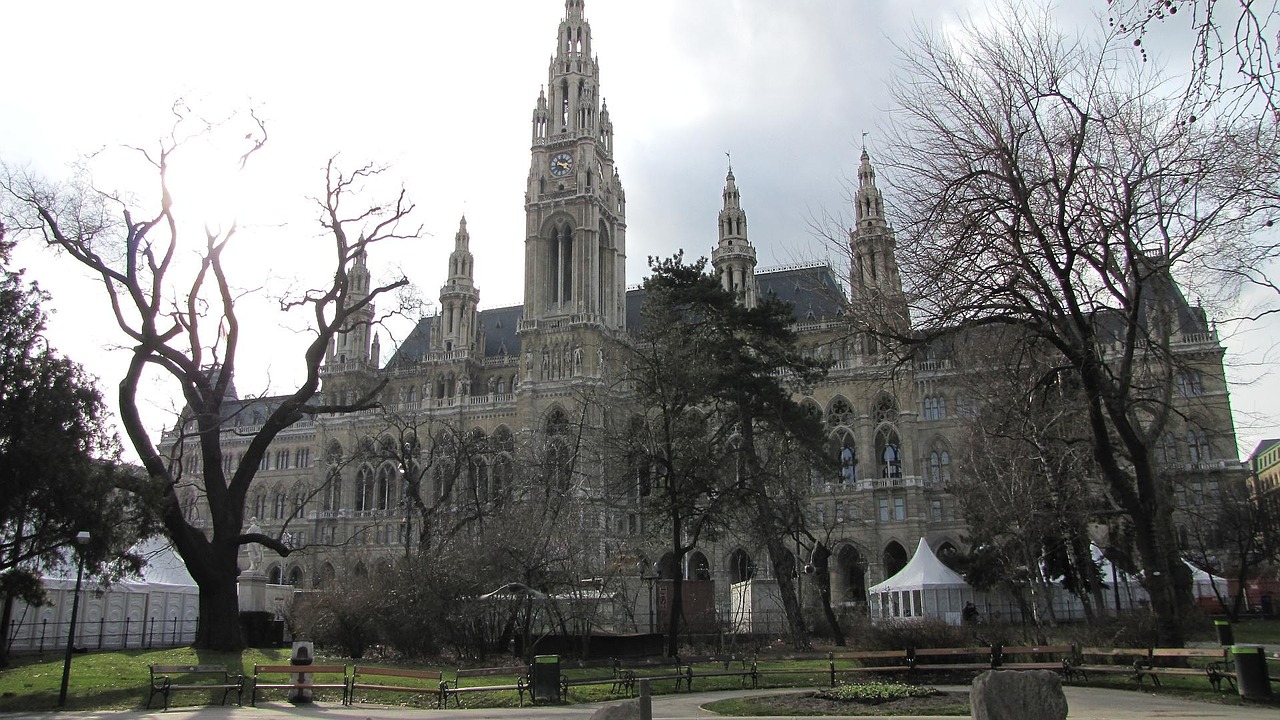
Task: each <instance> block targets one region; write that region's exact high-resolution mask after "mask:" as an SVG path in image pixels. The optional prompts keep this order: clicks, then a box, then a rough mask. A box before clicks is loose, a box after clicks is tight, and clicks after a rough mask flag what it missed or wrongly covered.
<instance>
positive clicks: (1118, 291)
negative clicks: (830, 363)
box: [871, 7, 1280, 644]
mask: <svg viewBox="0 0 1280 720" xmlns="http://www.w3.org/2000/svg"><path fill="white" fill-rule="evenodd" d="M1107 48H1108V46H1107V44H1106V42H1105V39H1104V40H1100V41H1097V42H1091V41H1089V40H1087V39H1084V38H1070V37H1066V36H1064V35H1062V34H1061V33H1059V32H1057V31H1055V30H1054V29H1052V28H1051V27H1049V26H1047V25H1046V24H1045V21H1044V20H1037V19H1034V18H1032V17H1029V13H1028V12H1026V11H1023V10H1020V9H1019V8H1017V7H1008V8H1006V11H1005V13H1004V14H1003V16H1002V18H1001V19H1000V20H998V21H995V24H994V26H992V27H986V26H984V27H976V26H969V27H967V28H965V29H964V30H962V31H960V32H959V33H957V34H955V35H948V36H945V37H944V36H942V35H940V34H934V33H931V32H929V31H928V30H925V29H920V30H918V31H917V33H916V35H915V36H914V37H913V38H912V39H911V41H910V42H909V44H908V45H907V46H906V47H904V49H903V55H902V60H901V61H900V66H901V67H900V73H899V76H898V80H896V81H895V82H894V84H893V86H892V92H893V95H894V98H895V102H896V108H895V109H894V111H893V121H894V124H893V126H892V128H891V133H890V136H889V142H888V145H889V147H888V148H887V149H886V150H885V152H884V163H883V166H884V167H885V168H886V172H885V173H884V175H885V176H887V177H888V178H889V179H890V182H891V186H892V188H893V191H894V192H893V193H892V195H893V197H894V198H895V200H896V201H897V205H898V208H897V209H898V210H899V212H900V217H901V218H903V219H904V221H905V222H904V225H903V226H902V227H901V228H900V229H899V237H900V239H901V240H902V241H901V242H899V245H898V247H899V249H900V252H899V258H898V259H899V262H900V264H901V265H902V267H903V269H904V272H903V277H904V278H907V279H908V284H907V287H906V291H907V296H908V298H909V299H910V302H911V314H912V317H913V320H914V321H915V328H914V332H913V333H911V334H903V335H901V336H899V337H897V338H896V339H897V340H899V341H902V342H905V343H908V344H914V345H919V344H921V343H929V342H931V341H933V340H934V339H935V338H937V337H939V336H942V335H954V334H958V333H965V332H969V331H971V330H972V329H973V328H976V327H982V326H987V325H1007V326H1012V327H1013V328H1015V329H1016V330H1018V331H1019V332H1020V333H1021V334H1022V335H1023V336H1024V337H1025V338H1026V340H1027V341H1029V342H1035V343H1036V344H1039V345H1043V346H1044V347H1047V348H1051V349H1052V350H1053V352H1054V353H1055V354H1056V355H1057V357H1058V364H1060V365H1061V366H1062V367H1063V368H1064V369H1065V370H1066V371H1068V372H1069V373H1071V374H1072V375H1073V376H1074V377H1073V382H1075V383H1077V384H1078V386H1079V387H1080V396H1081V398H1082V399H1083V403H1084V408H1083V409H1084V412H1085V414H1086V417H1087V421H1088V427H1089V430H1090V432H1089V437H1090V439H1091V444H1092V452H1093V456H1094V461H1095V463H1096V464H1097V467H1098V472H1099V475H1100V477H1101V478H1102V482H1103V483H1104V486H1105V488H1106V491H1107V493H1108V494H1109V495H1110V496H1111V499H1112V501H1113V502H1114V503H1116V505H1117V506H1118V507H1119V508H1120V509H1121V510H1122V511H1123V512H1124V513H1125V514H1126V515H1127V516H1128V518H1129V520H1131V521H1132V524H1133V528H1134V532H1133V537H1134V540H1135V542H1136V545H1137V554H1138V556H1139V558H1140V560H1141V564H1142V566H1143V569H1144V570H1145V574H1144V577H1145V583H1146V586H1147V590H1148V592H1149V593H1150V596H1151V602H1152V606H1153V608H1154V610H1155V612H1156V615H1157V617H1158V621H1159V622H1158V624H1159V627H1160V640H1161V642H1166V643H1175V644H1176V643H1180V642H1181V641H1182V639H1183V629H1182V622H1181V621H1182V619H1183V618H1184V617H1185V614H1186V609H1187V608H1189V607H1191V605H1192V602H1191V601H1192V598H1191V581H1190V575H1189V572H1188V571H1187V569H1186V567H1185V566H1184V565H1183V563H1182V562H1181V560H1180V558H1179V555H1178V544H1177V538H1176V536H1175V532H1174V524H1173V510H1174V503H1173V500H1172V492H1171V489H1170V487H1169V483H1167V482H1164V481H1162V480H1161V478H1160V477H1159V474H1158V472H1157V466H1156V463H1155V461H1154V457H1153V449H1154V446H1155V442H1156V439H1157V438H1159V437H1161V434H1162V433H1163V432H1165V426H1166V424H1167V423H1168V421H1169V418H1170V416H1171V415H1172V414H1173V413H1174V412H1175V404H1174V403H1173V402H1172V401H1171V399H1170V398H1171V394H1172V388H1173V377H1174V375H1175V373H1176V372H1177V369H1178V368H1179V366H1180V364H1181V363H1183V362H1184V361H1185V354H1184V352H1183V350H1184V349H1185V348H1187V347H1189V346H1191V345H1193V344H1194V343H1196V342H1201V341H1209V342H1212V341H1213V340H1214V336H1213V334H1212V330H1211V328H1210V327H1209V325H1208V323H1207V321H1206V320H1205V318H1204V316H1203V314H1202V313H1200V312H1198V311H1197V309H1196V308H1193V307H1191V306H1190V305H1189V304H1188V303H1186V301H1185V300H1184V299H1183V296H1182V295H1181V293H1180V292H1179V289H1178V285H1177V284H1176V283H1175V279H1176V280H1177V281H1178V282H1181V283H1183V284H1184V285H1186V286H1189V287H1193V288H1194V289H1196V290H1197V291H1198V292H1200V293H1201V294H1202V295H1204V296H1205V297H1208V298H1210V299H1222V300H1230V298H1231V297H1232V296H1233V294H1234V293H1235V292H1236V291H1237V290H1238V289H1239V287H1240V285H1241V283H1244V282H1265V278H1262V277H1261V276H1260V275H1259V272H1260V268H1264V267H1265V266H1266V262H1267V260H1269V259H1271V258H1274V257H1275V256H1276V254H1277V248H1276V246H1275V245H1274V244H1271V243H1269V242H1265V241H1263V239H1262V238H1263V237H1264V236H1262V235H1260V234H1259V231H1261V230H1264V229H1265V227H1267V226H1269V225H1270V224H1271V217H1272V213H1273V211H1274V209H1275V202H1274V200H1275V198H1276V197H1277V193H1276V191H1277V189H1278V188H1280V172H1278V167H1277V161H1276V160H1277V157H1278V154H1277V152H1276V149H1277V148H1276V147H1275V144H1274V143H1275V140H1274V137H1273V136H1272V135H1271V134H1268V133H1265V132H1261V131H1260V130H1259V127H1258V126H1257V124H1256V123H1249V122H1241V121H1238V120H1237V119H1235V118H1234V117H1233V116H1232V115H1230V114H1226V113H1224V114H1217V115H1215V114H1211V113H1206V114H1205V115H1204V116H1202V117H1201V118H1199V119H1198V120H1197V121H1196V122H1194V123H1192V122H1186V121H1183V120H1181V119H1179V117H1178V114H1177V112H1176V101H1166V100H1163V99H1162V98H1161V96H1160V95H1159V94H1158V92H1157V90H1158V89H1159V87H1160V86H1159V82H1160V78H1158V77H1155V76H1150V75H1148V74H1147V73H1145V72H1143V71H1140V69H1135V68H1134V67H1132V66H1131V65H1126V63H1125V62H1124V61H1123V58H1122V57H1117V56H1116V54H1115V51H1114V50H1108V49H1107ZM871 330H875V329H874V328H872V329H871ZM880 332H884V330H883V328H882V329H881V330H880ZM1016 335H1017V333H1015V337H1016ZM1014 342H1019V341H1018V340H1014Z"/></svg>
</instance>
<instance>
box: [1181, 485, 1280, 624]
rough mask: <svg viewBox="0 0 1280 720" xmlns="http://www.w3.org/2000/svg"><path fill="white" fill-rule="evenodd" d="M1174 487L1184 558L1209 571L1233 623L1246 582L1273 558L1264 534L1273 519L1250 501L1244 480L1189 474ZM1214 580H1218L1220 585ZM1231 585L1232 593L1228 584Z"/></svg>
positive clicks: (1241, 607)
mask: <svg viewBox="0 0 1280 720" xmlns="http://www.w3.org/2000/svg"><path fill="white" fill-rule="evenodd" d="M1180 480H1181V482H1180V483H1179V484H1178V486H1177V493H1178V495H1179V496H1180V497H1181V498H1182V499H1183V500H1184V502H1183V503H1182V507H1183V510H1182V513H1181V518H1180V519H1181V520H1183V521H1184V522H1183V524H1182V530H1183V532H1182V533H1181V534H1182V536H1183V537H1182V538H1181V539H1182V541H1183V550H1182V551H1183V555H1184V556H1185V557H1186V559H1187V561H1188V562H1190V563H1191V564H1193V565H1195V566H1197V567H1199V568H1200V569H1201V570H1204V571H1205V572H1208V573H1209V575H1210V585H1211V586H1212V590H1213V593H1214V595H1215V596H1216V597H1217V598H1218V604H1219V605H1220V606H1221V607H1222V610H1223V612H1225V613H1227V617H1228V618H1230V619H1231V620H1232V621H1235V620H1236V619H1238V618H1239V616H1240V611H1241V610H1247V609H1248V608H1247V607H1246V606H1245V588H1246V584H1247V583H1248V581H1250V580H1253V579H1255V578H1257V577H1260V576H1261V575H1262V574H1263V571H1264V569H1265V568H1266V566H1267V564H1268V563H1269V562H1271V561H1273V560H1274V559H1275V558H1274V556H1273V554H1272V553H1271V552H1270V551H1269V548H1268V547H1267V543H1266V536H1267V534H1268V533H1269V532H1272V531H1274V528H1275V522H1276V521H1275V519H1274V518H1272V517H1271V516H1270V514H1269V513H1268V512H1267V511H1266V509H1265V508H1263V507H1262V505H1261V504H1259V503H1258V502H1256V500H1255V499H1254V498H1253V497H1250V494H1249V487H1248V484H1247V481H1245V480H1244V479H1243V478H1240V477H1238V476H1232V477H1228V478H1224V479H1223V480H1222V481H1219V480H1218V479H1217V478H1216V477H1196V476H1190V477H1186V478H1181V479H1180ZM1219 580H1223V581H1222V582H1219ZM1229 582H1234V583H1235V585H1236V589H1235V592H1234V593H1233V592H1231V590H1230V588H1229V585H1228V583H1229Z"/></svg>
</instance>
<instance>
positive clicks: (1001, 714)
mask: <svg viewBox="0 0 1280 720" xmlns="http://www.w3.org/2000/svg"><path fill="white" fill-rule="evenodd" d="M969 704H970V706H971V708H972V712H973V718H974V720H1066V717H1067V696H1066V695H1063V694H1062V679H1061V678H1059V677H1058V674H1057V673H1055V672H1051V671H1049V670H988V671H987V672H984V673H982V674H981V675H979V676H978V678H977V679H976V680H974V681H973V687H972V688H971V689H970V690H969Z"/></svg>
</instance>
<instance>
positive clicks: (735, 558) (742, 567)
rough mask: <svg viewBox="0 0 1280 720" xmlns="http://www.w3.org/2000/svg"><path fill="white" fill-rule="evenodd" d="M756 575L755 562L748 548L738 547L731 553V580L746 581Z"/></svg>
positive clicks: (736, 581)
mask: <svg viewBox="0 0 1280 720" xmlns="http://www.w3.org/2000/svg"><path fill="white" fill-rule="evenodd" d="M755 576H756V566H755V563H753V562H751V556H750V555H748V554H747V551H746V550H743V549H742V548H738V549H737V550H734V551H733V552H731V553H729V582H735V583H739V582H744V581H747V580H750V579H752V578H754V577H755Z"/></svg>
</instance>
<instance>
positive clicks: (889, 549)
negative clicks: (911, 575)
mask: <svg viewBox="0 0 1280 720" xmlns="http://www.w3.org/2000/svg"><path fill="white" fill-rule="evenodd" d="M908 559H909V558H908V557H907V551H906V549H905V548H903V547H902V544H901V543H899V542H898V541H897V540H890V541H889V544H888V545H885V546H884V552H883V553H882V554H881V561H882V562H883V563H884V578H885V579H886V580H888V579H889V578H891V577H893V576H894V575H896V574H897V573H898V571H899V570H901V569H902V568H904V567H906V565H907V560H908Z"/></svg>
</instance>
